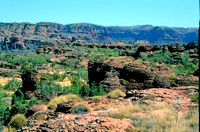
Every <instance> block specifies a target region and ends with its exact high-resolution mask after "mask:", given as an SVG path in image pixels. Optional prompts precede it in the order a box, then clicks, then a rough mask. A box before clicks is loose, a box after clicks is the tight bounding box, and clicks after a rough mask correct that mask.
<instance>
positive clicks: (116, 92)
mask: <svg viewBox="0 0 200 132" xmlns="http://www.w3.org/2000/svg"><path fill="white" fill-rule="evenodd" d="M125 96H126V93H124V92H123V91H121V90H119V89H115V90H113V91H111V92H109V93H108V97H109V98H111V99H117V98H119V97H125Z"/></svg>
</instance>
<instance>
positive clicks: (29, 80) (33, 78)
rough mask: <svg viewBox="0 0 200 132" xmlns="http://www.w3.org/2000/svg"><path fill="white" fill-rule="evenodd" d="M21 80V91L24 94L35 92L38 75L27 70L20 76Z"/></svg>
mask: <svg viewBox="0 0 200 132" xmlns="http://www.w3.org/2000/svg"><path fill="white" fill-rule="evenodd" d="M21 78H22V91H23V92H24V93H25V92H27V91H31V92H33V91H34V90H36V82H37V81H39V80H40V74H39V73H38V72H37V71H34V70H27V71H26V72H25V73H24V74H22V76H21Z"/></svg>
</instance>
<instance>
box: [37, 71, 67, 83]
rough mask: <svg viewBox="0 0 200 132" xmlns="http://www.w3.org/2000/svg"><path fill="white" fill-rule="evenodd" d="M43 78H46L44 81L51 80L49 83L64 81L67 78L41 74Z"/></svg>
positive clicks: (56, 74)
mask: <svg viewBox="0 0 200 132" xmlns="http://www.w3.org/2000/svg"><path fill="white" fill-rule="evenodd" d="M41 78H44V79H46V80H49V81H54V80H59V81H62V80H63V79H64V78H65V76H64V75H60V74H58V73H54V74H50V73H41Z"/></svg>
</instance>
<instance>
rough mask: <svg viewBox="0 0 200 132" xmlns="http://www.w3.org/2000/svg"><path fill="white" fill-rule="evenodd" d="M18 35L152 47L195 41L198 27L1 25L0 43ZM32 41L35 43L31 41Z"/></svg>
mask: <svg viewBox="0 0 200 132" xmlns="http://www.w3.org/2000/svg"><path fill="white" fill-rule="evenodd" d="M8 36H17V37H22V38H23V39H27V40H29V41H27V42H28V43H32V41H30V40H42V41H43V40H44V41H48V42H49V41H50V42H51V41H56V42H57V43H59V42H62V43H67V42H69V41H74V40H77V39H80V40H85V41H87V42H100V43H106V42H114V41H123V42H129V43H133V42H135V41H137V40H147V41H148V42H149V43H152V44H169V43H188V42H192V41H197V40H198V28H176V27H164V26H152V25H140V26H100V25H95V24H89V23H76V24H68V25H62V24H58V23H49V22H40V23H37V24H31V23H0V40H1V42H2V41H3V40H4V37H8ZM33 42H35V41H33Z"/></svg>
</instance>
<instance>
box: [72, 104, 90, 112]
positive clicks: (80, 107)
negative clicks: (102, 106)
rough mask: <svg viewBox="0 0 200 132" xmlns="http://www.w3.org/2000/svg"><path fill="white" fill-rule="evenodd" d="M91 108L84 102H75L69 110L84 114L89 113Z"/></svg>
mask: <svg viewBox="0 0 200 132" xmlns="http://www.w3.org/2000/svg"><path fill="white" fill-rule="evenodd" d="M90 111H91V109H90V108H89V107H88V106H87V105H85V104H77V105H75V106H73V107H72V109H71V112H72V113H74V114H86V113H89V112H90Z"/></svg>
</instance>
